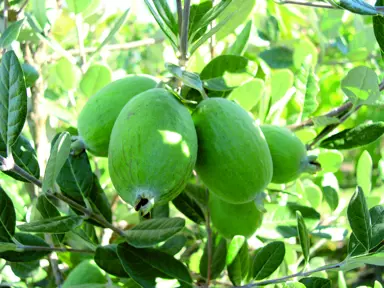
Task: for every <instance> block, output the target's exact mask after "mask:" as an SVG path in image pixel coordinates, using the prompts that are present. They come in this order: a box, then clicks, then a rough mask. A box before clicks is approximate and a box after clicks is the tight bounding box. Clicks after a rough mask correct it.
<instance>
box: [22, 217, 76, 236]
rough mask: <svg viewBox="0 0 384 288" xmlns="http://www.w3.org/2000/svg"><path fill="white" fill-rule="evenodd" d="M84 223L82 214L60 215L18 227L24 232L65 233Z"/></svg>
mask: <svg viewBox="0 0 384 288" xmlns="http://www.w3.org/2000/svg"><path fill="white" fill-rule="evenodd" d="M81 223H83V217H80V216H58V217H54V218H48V219H43V220H39V221H33V222H29V223H25V224H22V225H18V226H17V228H18V229H19V230H21V231H24V232H35V233H65V232H68V231H71V230H72V229H74V228H76V227H78V226H80V225H81Z"/></svg>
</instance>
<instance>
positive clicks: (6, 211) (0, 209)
mask: <svg viewBox="0 0 384 288" xmlns="http://www.w3.org/2000/svg"><path fill="white" fill-rule="evenodd" d="M15 227H16V213H15V208H14V206H13V203H12V200H11V198H9V196H8V195H7V193H5V191H4V190H3V189H2V188H1V186H0V241H1V242H11V239H12V236H13V235H14V234H15Z"/></svg>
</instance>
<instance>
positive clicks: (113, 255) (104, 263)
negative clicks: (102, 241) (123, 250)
mask: <svg viewBox="0 0 384 288" xmlns="http://www.w3.org/2000/svg"><path fill="white" fill-rule="evenodd" d="M95 262H96V264H97V265H98V266H99V267H100V268H101V269H103V270H104V271H105V272H107V273H109V274H111V275H114V276H117V277H123V278H128V277H129V275H128V273H127V272H125V270H124V267H123V265H122V264H121V262H120V259H119V257H118V256H117V245H116V244H110V245H106V246H99V247H97V249H96V253H95Z"/></svg>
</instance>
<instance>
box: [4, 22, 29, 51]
mask: <svg viewBox="0 0 384 288" xmlns="http://www.w3.org/2000/svg"><path fill="white" fill-rule="evenodd" d="M23 24H24V19H22V20H19V21H16V22H14V23H12V24H11V25H9V26H8V28H7V29H6V30H5V31H4V32H3V34H1V37H0V47H1V48H3V49H4V48H7V47H8V46H9V45H11V44H12V42H13V41H15V40H16V39H17V37H19V33H20V29H21V26H23Z"/></svg>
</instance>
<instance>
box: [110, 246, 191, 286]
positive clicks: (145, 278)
mask: <svg viewBox="0 0 384 288" xmlns="http://www.w3.org/2000/svg"><path fill="white" fill-rule="evenodd" d="M117 255H118V256H119V258H120V261H121V264H122V265H123V267H124V270H125V271H126V272H127V273H128V274H129V276H130V277H132V278H133V279H134V280H135V281H136V282H137V283H139V284H140V285H142V286H143V287H154V286H155V283H156V282H155V279H156V278H157V277H160V278H171V279H177V280H178V281H179V282H180V284H181V285H182V286H186V287H192V279H191V276H190V274H189V271H188V269H187V267H185V266H184V264H182V263H181V262H180V261H178V260H176V259H175V258H173V257H172V256H171V255H169V254H167V253H164V252H161V251H159V250H155V249H150V248H144V249H137V248H135V247H132V246H130V245H128V244H127V243H122V244H119V245H118V246H117Z"/></svg>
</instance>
